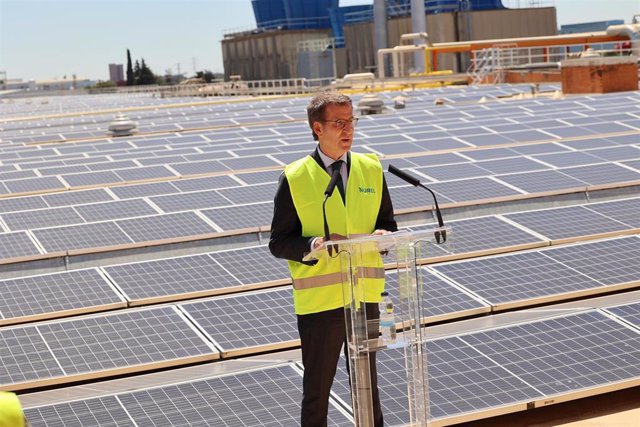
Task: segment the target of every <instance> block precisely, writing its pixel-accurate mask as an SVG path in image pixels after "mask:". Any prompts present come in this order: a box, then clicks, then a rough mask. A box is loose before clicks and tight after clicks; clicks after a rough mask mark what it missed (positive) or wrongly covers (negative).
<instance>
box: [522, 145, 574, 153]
mask: <svg viewBox="0 0 640 427" xmlns="http://www.w3.org/2000/svg"><path fill="white" fill-rule="evenodd" d="M511 150H512V151H515V152H516V153H520V154H524V155H536V154H545V153H562V152H569V151H571V150H570V149H569V148H567V147H563V146H561V145H557V144H553V143H551V144H549V143H546V144H528V145H522V146H517V147H511Z"/></svg>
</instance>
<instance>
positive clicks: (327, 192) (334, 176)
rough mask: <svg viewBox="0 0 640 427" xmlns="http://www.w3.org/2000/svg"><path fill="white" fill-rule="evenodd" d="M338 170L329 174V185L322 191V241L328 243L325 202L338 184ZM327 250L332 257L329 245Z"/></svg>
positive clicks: (331, 249) (328, 234) (329, 235)
mask: <svg viewBox="0 0 640 427" xmlns="http://www.w3.org/2000/svg"><path fill="white" fill-rule="evenodd" d="M340 178H341V177H340V169H339V168H336V169H335V170H334V171H333V172H332V173H331V180H329V185H327V189H326V190H324V201H323V202H322V220H323V221H324V241H325V242H328V241H329V240H330V239H331V233H330V232H329V223H327V211H326V208H325V206H326V204H327V200H329V197H331V195H332V194H333V190H335V188H336V184H337V183H338V180H339V179H340ZM327 249H328V250H329V255H333V253H332V252H333V246H332V245H329V246H328V247H327Z"/></svg>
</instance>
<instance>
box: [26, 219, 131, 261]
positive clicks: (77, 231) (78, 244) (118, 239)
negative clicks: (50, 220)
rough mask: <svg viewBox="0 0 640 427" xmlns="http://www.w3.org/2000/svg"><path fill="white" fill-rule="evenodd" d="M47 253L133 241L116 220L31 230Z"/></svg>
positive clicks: (124, 243)
mask: <svg viewBox="0 0 640 427" xmlns="http://www.w3.org/2000/svg"><path fill="white" fill-rule="evenodd" d="M31 233H33V235H34V236H35V238H36V240H37V241H38V243H39V244H40V245H41V246H42V247H43V248H44V249H45V251H46V252H47V253H52V252H59V251H73V250H87V249H91V248H106V247H111V246H120V245H127V244H130V243H133V241H132V240H131V238H129V236H127V235H126V234H125V233H124V231H122V229H121V228H120V227H118V226H117V225H116V224H115V223H114V222H95V223H89V224H79V225H69V226H63V227H54V228H41V229H36V230H31Z"/></svg>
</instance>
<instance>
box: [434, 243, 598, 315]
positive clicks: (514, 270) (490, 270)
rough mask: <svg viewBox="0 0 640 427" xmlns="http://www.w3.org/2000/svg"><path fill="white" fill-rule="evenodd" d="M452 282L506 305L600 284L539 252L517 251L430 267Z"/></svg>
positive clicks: (567, 293) (529, 301)
mask: <svg viewBox="0 0 640 427" xmlns="http://www.w3.org/2000/svg"><path fill="white" fill-rule="evenodd" d="M431 268H432V269H433V270H435V271H437V272H438V273H440V274H442V275H443V276H445V277H447V278H448V279H450V280H453V281H454V282H455V283H457V284H459V285H461V286H463V287H464V288H466V289H468V290H469V291H471V292H473V293H474V294H476V295H478V296H480V297H482V298H484V299H485V300H486V301H488V302H490V303H491V304H492V305H494V306H498V307H500V306H502V305H503V304H504V305H505V307H508V306H514V305H518V304H520V302H521V301H525V300H528V301H527V304H533V302H534V301H538V300H547V299H554V298H557V297H558V296H559V295H570V294H571V293H575V292H581V291H586V290H591V289H597V288H601V287H602V284H601V283H599V282H597V281H596V280H594V279H591V278H589V277H587V276H585V275H583V274H580V273H578V272H576V271H575V270H573V269H571V268H569V267H567V266H565V265H563V264H561V263H559V262H557V261H554V260H552V259H551V258H548V257H546V256H544V255H542V254H541V253H539V252H525V253H516V254H510V255H503V256H495V257H490V258H482V259H477V260H467V261H458V262H453V263H447V264H439V265H434V266H432V267H431Z"/></svg>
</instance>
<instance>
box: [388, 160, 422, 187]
mask: <svg viewBox="0 0 640 427" xmlns="http://www.w3.org/2000/svg"><path fill="white" fill-rule="evenodd" d="M387 170H388V171H389V172H391V173H392V174H394V175H395V176H397V177H398V178H400V179H401V180H403V181H406V182H408V183H409V184H411V185H413V186H414V187H417V186H418V185H420V180H419V179H418V178H415V177H413V176H411V175H409V174H408V173H406V172H405V171H403V170H400V169H398V168H397V167H395V166H393V165H391V164H390V165H389V168H388V169H387Z"/></svg>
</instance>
